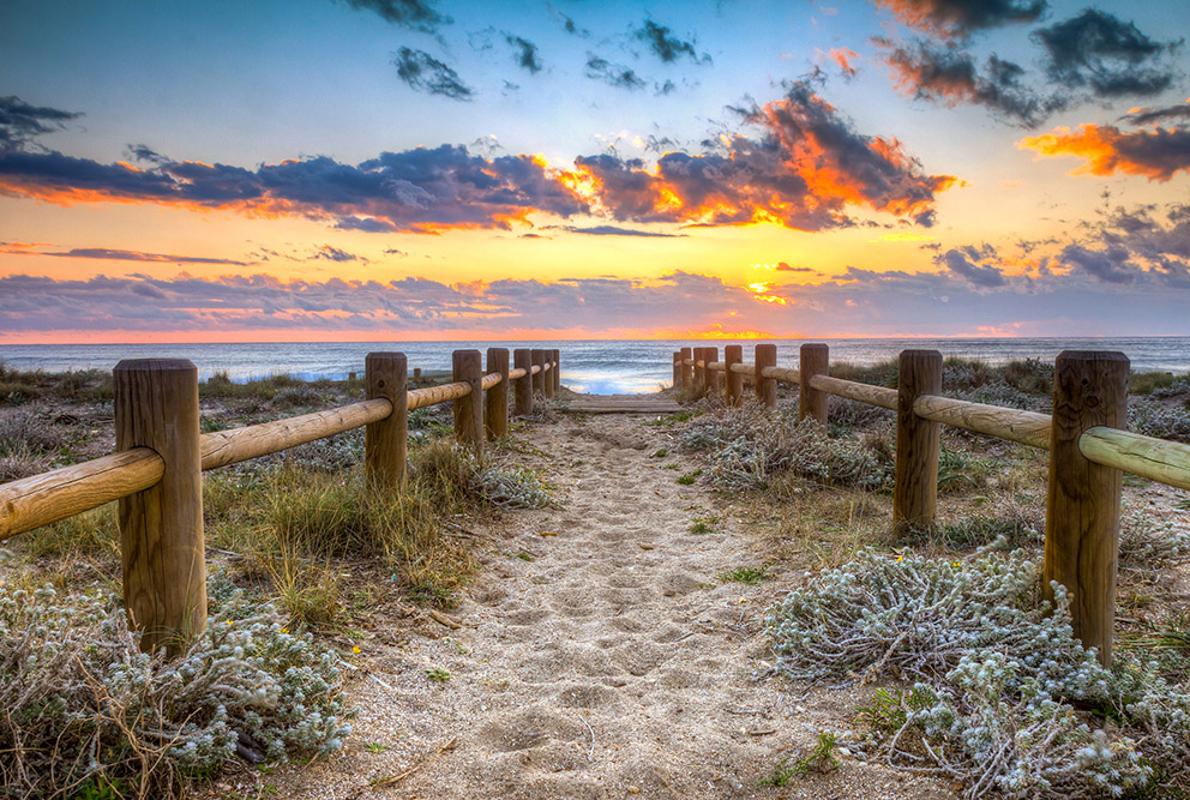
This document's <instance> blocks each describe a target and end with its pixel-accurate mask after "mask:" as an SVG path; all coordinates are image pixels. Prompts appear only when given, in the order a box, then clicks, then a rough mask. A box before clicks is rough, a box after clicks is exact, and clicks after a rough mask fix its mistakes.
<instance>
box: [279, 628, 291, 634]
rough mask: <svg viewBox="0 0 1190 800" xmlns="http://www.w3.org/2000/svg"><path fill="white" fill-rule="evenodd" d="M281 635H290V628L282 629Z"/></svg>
mask: <svg viewBox="0 0 1190 800" xmlns="http://www.w3.org/2000/svg"><path fill="white" fill-rule="evenodd" d="M281 633H289V628H282V629H281Z"/></svg>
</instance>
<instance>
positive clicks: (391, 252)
mask: <svg viewBox="0 0 1190 800" xmlns="http://www.w3.org/2000/svg"><path fill="white" fill-rule="evenodd" d="M384 254H385V255H386V256H407V255H409V254H408V253H406V252H405V251H404V250H398V249H397V248H395V247H386V248H384Z"/></svg>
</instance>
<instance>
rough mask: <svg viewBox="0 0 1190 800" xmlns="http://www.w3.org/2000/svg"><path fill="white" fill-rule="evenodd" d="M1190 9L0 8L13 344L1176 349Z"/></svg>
mask: <svg viewBox="0 0 1190 800" xmlns="http://www.w3.org/2000/svg"><path fill="white" fill-rule="evenodd" d="M1188 35H1190V5H1188V4H1187V3H1185V2H1184V0H1153V1H1152V2H1147V3H1135V2H1132V3H1124V2H1103V3H1098V4H1095V5H1086V4H1085V3H1083V2H1063V1H1062V0H870V1H867V0H865V1H863V2H861V1H860V0H855V2H837V1H836V0H822V1H821V2H809V1H808V0H807V1H805V2H802V1H801V0H785V2H762V1H761V0H705V2H703V1H701V0H685V1H684V2H654V3H638V2H619V1H617V0H603V1H602V2H598V3H596V2H592V1H591V0H547V1H545V2H542V1H539V0H524V2H463V0H458V1H457V2H452V0H285V1H284V2H282V1H277V2H274V1H273V0H256V2H252V3H243V2H222V1H221V0H211V1H210V2H207V3H203V4H195V3H182V2H172V1H171V0H161V1H160V2H140V3H135V2H120V1H119V0H116V1H115V2H109V3H103V4H100V3H77V2H66V1H65V0H62V1H59V0H35V1H33V2H26V1H25V0H6V1H5V2H4V3H2V4H0V343H8V344H19V343H52V342H153V341H160V342H167V341H168V342H187V341H229V342H230V341H236V342H245V341H322V340H336V341H362V340H367V341H377V340H392V341H400V340H451V339H460V340H462V339H465V340H474V339H484V338H487V339H550V340H557V339H567V338H580V339H589V338H617V339H618V338H720V337H722V338H748V337H784V336H788V337H814V338H830V337H850V336H889V337H914V336H922V337H936V336H962V337H978V336H988V337H1008V336H1124V335H1129V336H1142V335H1190V52H1188V50H1187V43H1186V41H1185V39H1186V37H1187V36H1188Z"/></svg>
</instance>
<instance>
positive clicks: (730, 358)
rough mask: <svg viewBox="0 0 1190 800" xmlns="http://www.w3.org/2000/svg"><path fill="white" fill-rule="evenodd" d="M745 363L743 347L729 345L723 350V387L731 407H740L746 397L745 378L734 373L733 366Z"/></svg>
mask: <svg viewBox="0 0 1190 800" xmlns="http://www.w3.org/2000/svg"><path fill="white" fill-rule="evenodd" d="M743 362H744V348H743V346H742V345H738V344H729V345H727V346H726V347H724V348H723V377H724V382H723V385H724V387H725V388H726V394H725V395H724V396H725V397H726V398H727V404H728V405H729V406H738V405H739V404H740V401H741V400H742V399H743V395H744V376H743V375H741V374H740V373H738V372H732V371H731V367H732V365H733V364H742V363H743Z"/></svg>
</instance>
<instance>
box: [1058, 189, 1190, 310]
mask: <svg viewBox="0 0 1190 800" xmlns="http://www.w3.org/2000/svg"><path fill="white" fill-rule="evenodd" d="M1083 228H1084V229H1085V235H1084V236H1082V237H1081V238H1080V239H1079V240H1077V241H1075V242H1072V243H1070V244H1068V245H1066V246H1065V247H1064V248H1063V249H1062V250H1061V252H1060V253H1059V255H1058V256H1057V258H1056V260H1057V262H1058V263H1059V264H1060V265H1063V266H1065V267H1067V268H1068V269H1070V270H1072V271H1073V272H1074V273H1075V274H1084V275H1088V276H1090V277H1092V278H1094V279H1096V280H1098V281H1101V282H1103V283H1108V284H1112V285H1124V284H1131V283H1145V282H1148V283H1152V282H1157V283H1161V284H1164V285H1166V286H1171V287H1174V288H1180V289H1186V288H1190V204H1181V203H1175V204H1171V205H1168V206H1166V207H1165V208H1164V209H1160V210H1159V209H1158V208H1157V206H1155V205H1147V206H1139V207H1136V208H1132V209H1124V208H1117V209H1115V210H1114V211H1112V212H1111V213H1108V214H1106V215H1105V216H1104V217H1103V219H1101V220H1100V221H1098V222H1094V223H1088V224H1084V225H1083Z"/></svg>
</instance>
